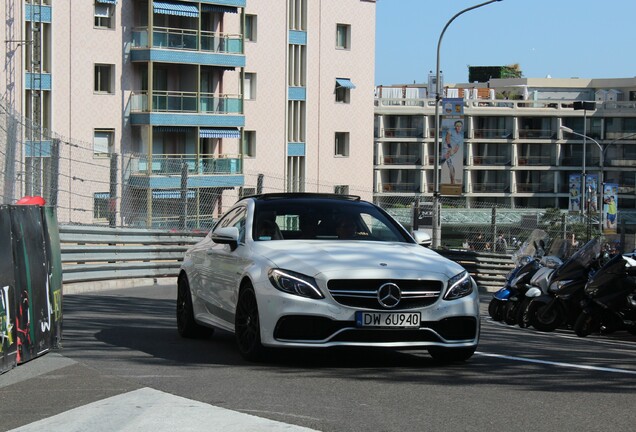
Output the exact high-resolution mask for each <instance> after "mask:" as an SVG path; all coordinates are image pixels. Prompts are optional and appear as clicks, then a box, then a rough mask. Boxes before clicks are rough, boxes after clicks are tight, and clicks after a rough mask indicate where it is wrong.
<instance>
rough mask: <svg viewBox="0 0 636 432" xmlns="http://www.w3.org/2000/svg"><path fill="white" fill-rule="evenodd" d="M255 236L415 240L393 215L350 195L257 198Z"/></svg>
mask: <svg viewBox="0 0 636 432" xmlns="http://www.w3.org/2000/svg"><path fill="white" fill-rule="evenodd" d="M252 227H253V234H252V235H253V239H254V240H256V241H266V240H298V239H303V240H371V241H386V242H396V241H397V242H409V243H412V242H413V240H412V239H411V238H410V237H408V236H407V235H406V233H405V232H404V231H403V229H402V228H401V227H400V226H399V225H398V223H397V222H395V221H394V220H393V219H392V218H391V217H390V216H388V215H387V214H386V213H384V212H383V211H381V210H380V209H378V208H377V207H375V206H373V205H371V204H370V203H367V202H364V201H351V200H346V199H319V198H307V199H304V198H297V199H271V200H258V201H256V206H255V211H254V223H253V224H252Z"/></svg>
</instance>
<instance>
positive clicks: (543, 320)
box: [527, 300, 561, 332]
mask: <svg viewBox="0 0 636 432" xmlns="http://www.w3.org/2000/svg"><path fill="white" fill-rule="evenodd" d="M527 313H528V323H529V324H530V325H531V326H532V327H534V328H535V329H537V330H539V331H542V332H552V331H554V330H556V329H557V327H559V325H560V324H561V314H560V313H559V310H558V307H557V306H556V305H554V304H551V303H544V302H538V301H536V300H533V301H531V302H530V305H529V306H528V311H527Z"/></svg>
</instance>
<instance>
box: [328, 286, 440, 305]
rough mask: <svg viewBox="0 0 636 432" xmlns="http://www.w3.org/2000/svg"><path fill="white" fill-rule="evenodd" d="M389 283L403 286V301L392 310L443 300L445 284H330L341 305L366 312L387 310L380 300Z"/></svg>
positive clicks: (401, 287)
mask: <svg viewBox="0 0 636 432" xmlns="http://www.w3.org/2000/svg"><path fill="white" fill-rule="evenodd" d="M385 283H394V284H396V285H397V286H399V287H400V291H401V294H402V298H401V300H400V302H399V303H398V304H397V305H396V306H395V307H393V308H390V309H391V310H404V309H415V308H421V307H424V306H428V305H431V304H433V303H435V301H436V300H437V299H438V298H439V295H440V292H441V291H442V283H441V282H440V281H433V280H410V279H409V280H387V279H355V280H354V279H334V280H330V281H329V282H328V283H327V288H328V289H329V293H330V294H331V296H332V297H333V298H334V300H336V301H337V302H338V303H340V304H342V305H345V306H352V307H356V308H362V309H375V310H387V309H388V308H386V307H384V306H382V305H381V304H380V302H379V301H378V289H379V288H380V287H381V286H382V285H383V284H385Z"/></svg>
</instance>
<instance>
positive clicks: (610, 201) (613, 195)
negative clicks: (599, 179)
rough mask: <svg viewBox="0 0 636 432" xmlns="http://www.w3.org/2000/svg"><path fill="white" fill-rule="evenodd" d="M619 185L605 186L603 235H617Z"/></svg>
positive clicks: (607, 184)
mask: <svg viewBox="0 0 636 432" xmlns="http://www.w3.org/2000/svg"><path fill="white" fill-rule="evenodd" d="M617 214H618V184H616V183H605V184H604V185H603V215H602V217H603V234H617V230H616V224H617V220H616V219H617Z"/></svg>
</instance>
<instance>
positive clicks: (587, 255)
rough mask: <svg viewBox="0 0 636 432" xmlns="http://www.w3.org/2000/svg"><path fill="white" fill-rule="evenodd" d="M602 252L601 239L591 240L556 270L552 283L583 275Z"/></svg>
mask: <svg viewBox="0 0 636 432" xmlns="http://www.w3.org/2000/svg"><path fill="white" fill-rule="evenodd" d="M600 254H601V240H600V239H598V238H594V239H592V240H590V241H589V242H587V243H585V244H584V245H583V247H582V248H581V249H579V250H578V251H576V252H575V253H574V255H572V256H571V257H570V258H568V259H567V260H566V261H565V262H564V263H563V264H562V265H561V266H560V267H559V268H557V269H556V270H555V271H554V273H553V274H552V278H551V280H550V283H553V282H555V281H557V280H565V279H574V278H576V277H579V276H581V274H582V273H584V272H587V271H588V270H589V268H590V265H591V264H592V262H593V261H594V260H596V259H597V258H598V257H599V255H600Z"/></svg>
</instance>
